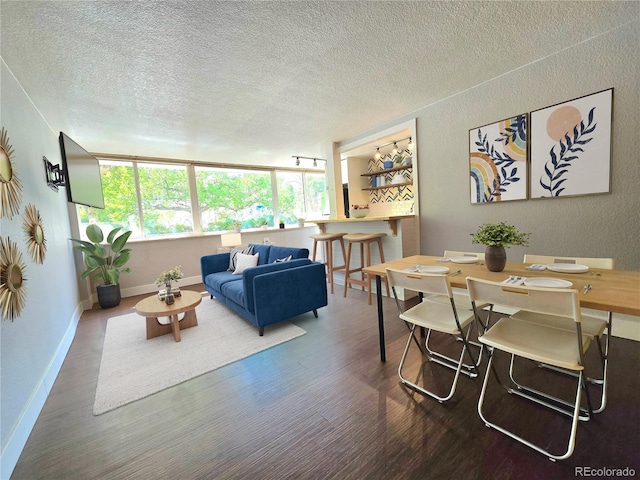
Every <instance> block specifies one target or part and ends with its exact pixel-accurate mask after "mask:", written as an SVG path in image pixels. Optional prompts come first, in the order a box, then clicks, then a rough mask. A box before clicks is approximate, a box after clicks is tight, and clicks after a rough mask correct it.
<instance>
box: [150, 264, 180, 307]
mask: <svg viewBox="0 0 640 480" xmlns="http://www.w3.org/2000/svg"><path fill="white" fill-rule="evenodd" d="M182 277H183V274H182V270H180V266H177V267H173V268H172V269H171V270H169V271H167V272H162V273H161V274H160V275H159V276H158V278H157V279H156V285H157V286H158V287H162V286H164V290H165V291H164V298H163V297H160V299H161V300H163V299H164V301H165V302H166V304H167V305H171V304H173V301H174V296H177V297H179V296H180V295H179V293H180V290H179V289H178V291H177V293H175V292H173V290H172V289H171V282H177V281H178V280H180V279H181V278H182Z"/></svg>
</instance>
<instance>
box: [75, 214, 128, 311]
mask: <svg viewBox="0 0 640 480" xmlns="http://www.w3.org/2000/svg"><path fill="white" fill-rule="evenodd" d="M120 230H122V227H116V228H114V229H113V230H111V231H110V232H109V234H108V235H107V238H106V245H103V241H104V240H105V237H104V234H103V233H102V229H101V228H100V227H99V226H98V225H95V224H93V223H92V224H90V225H88V226H87V230H86V234H87V238H88V239H89V241H88V242H87V241H85V240H78V239H75V238H72V239H71V241H72V242H76V243H77V244H78V245H76V246H75V248H76V249H78V250H80V251H81V252H82V253H83V254H84V264H85V266H86V270H85V271H84V272H82V275H81V276H80V278H82V279H85V278H87V277H92V278H98V279H100V280H101V281H102V285H98V286H97V287H96V292H97V294H98V303H99V304H100V306H101V307H102V308H110V307H115V306H116V305H119V304H120V299H121V296H120V274H121V273H129V272H131V269H130V268H128V267H126V268H123V267H124V265H125V264H126V263H127V262H128V261H129V258H131V249H129V248H124V247H125V245H126V243H127V241H128V240H129V237H130V236H131V232H130V231H128V230H127V231H124V232H123V233H122V234H120V235H118V233H119V232H120Z"/></svg>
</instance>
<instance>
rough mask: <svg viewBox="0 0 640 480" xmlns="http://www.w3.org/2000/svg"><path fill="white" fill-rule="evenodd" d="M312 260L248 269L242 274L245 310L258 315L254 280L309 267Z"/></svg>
mask: <svg viewBox="0 0 640 480" xmlns="http://www.w3.org/2000/svg"><path fill="white" fill-rule="evenodd" d="M310 263H311V260H309V259H308V258H299V259H296V260H289V261H288V262H278V263H268V264H266V265H258V266H257V267H251V268H247V269H246V270H245V271H244V272H242V283H243V284H242V289H243V290H244V295H245V303H246V305H245V308H246V309H247V310H249V311H250V312H251V313H256V312H255V310H254V303H255V302H254V279H255V278H256V277H257V276H258V275H265V274H267V273H272V272H279V271H282V270H291V269H292V268H295V267H300V266H304V265H309V264H310Z"/></svg>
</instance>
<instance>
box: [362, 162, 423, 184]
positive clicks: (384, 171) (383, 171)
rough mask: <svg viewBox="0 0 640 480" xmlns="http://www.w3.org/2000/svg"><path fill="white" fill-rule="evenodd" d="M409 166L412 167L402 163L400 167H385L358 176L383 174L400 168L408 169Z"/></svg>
mask: <svg viewBox="0 0 640 480" xmlns="http://www.w3.org/2000/svg"><path fill="white" fill-rule="evenodd" d="M410 168H413V165H402V166H400V167H393V168H385V169H384V170H378V171H377V172H373V173H361V174H360V176H361V177H375V176H377V175H383V174H385V173H390V172H398V171H400V170H409V169H410ZM376 188H377V187H376Z"/></svg>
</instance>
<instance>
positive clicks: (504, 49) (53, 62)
mask: <svg viewBox="0 0 640 480" xmlns="http://www.w3.org/2000/svg"><path fill="white" fill-rule="evenodd" d="M639 5H640V3H639V2H636V1H632V2H621V1H605V2H600V1H590V2H583V1H579V2H571V1H556V2H549V1H547V2H543V1H532V2H524V1H520V2H494V1H473V2H472V1H467V2H457V1H444V2H435V1H422V2H400V1H390V2H382V1H376V2H373V1H331V2H325V1H310V2H304V1H295V2H280V1H279V2H274V1H260V2H258V1H247V2H234V1H227V2H221V1H202V2H200V1H188V0H180V1H165V2H150V1H136V2H131V1H128V0H127V1H124V0H114V1H4V0H3V1H2V3H1V6H0V8H1V10H0V15H1V18H2V25H1V54H2V58H3V59H4V61H5V62H6V64H7V65H8V67H9V68H10V69H11V71H12V72H13V74H14V75H15V76H16V78H17V79H18V81H19V82H20V83H21V84H22V86H23V87H24V89H25V91H26V92H27V94H28V95H29V96H30V97H31V99H32V100H33V102H34V103H35V105H36V106H37V107H38V109H39V110H40V111H41V112H42V114H43V116H44V118H45V119H46V120H47V121H48V122H49V124H50V126H51V128H52V129H53V130H54V131H59V130H61V131H64V132H65V133H67V134H68V135H69V136H71V137H72V138H74V139H75V140H76V141H77V142H78V143H80V144H81V145H83V146H84V147H85V148H86V149H87V150H90V151H92V152H100V153H113V154H126V155H139V156H159V157H165V158H180V159H186V160H196V161H213V162H224V163H236V162H242V163H249V164H254V165H264V164H269V165H284V166H293V162H292V160H291V156H292V155H301V156H309V157H316V156H317V157H320V156H321V155H322V149H321V147H320V146H321V144H324V145H326V144H327V142H331V141H335V142H340V141H344V140H347V139H350V138H352V137H354V136H358V135H360V134H362V133H364V132H371V131H372V130H373V129H375V128H376V127H377V126H379V125H381V124H384V123H386V122H390V121H393V120H394V119H397V118H399V117H401V116H403V115H406V114H408V113H410V112H413V111H415V110H418V109H419V108H422V107H425V106H427V105H430V104H433V103H435V102H438V101H439V100H442V99H444V98H447V97H449V96H451V95H455V94H456V93H458V92H461V91H464V90H466V89H468V88H471V87H473V86H474V85H477V84H480V83H482V82H486V81H488V80H490V79H492V78H495V77H498V76H500V75H502V74H504V73H506V72H509V71H511V70H513V69H516V68H518V67H521V66H523V65H526V64H528V63H531V62H534V61H536V60H538V59H540V58H544V57H546V56H548V55H550V54H553V53H554V52H558V51H560V50H562V49H564V48H567V47H569V46H572V45H575V44H577V43H579V42H582V41H584V40H586V39H588V38H591V37H594V36H597V35H599V34H601V33H603V32H606V31H609V30H611V29H615V28H617V27H618V26H620V25H622V24H625V23H628V22H630V21H637V19H638V16H639V8H640V7H639Z"/></svg>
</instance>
